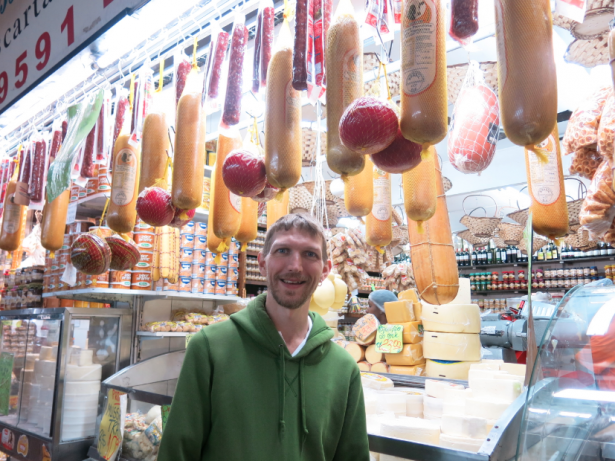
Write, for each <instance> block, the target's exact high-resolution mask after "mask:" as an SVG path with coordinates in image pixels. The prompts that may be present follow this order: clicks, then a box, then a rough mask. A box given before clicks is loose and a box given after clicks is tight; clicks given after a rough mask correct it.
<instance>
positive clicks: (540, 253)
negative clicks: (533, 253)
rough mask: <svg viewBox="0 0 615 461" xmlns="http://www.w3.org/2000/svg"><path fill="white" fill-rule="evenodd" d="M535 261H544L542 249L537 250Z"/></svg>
mask: <svg viewBox="0 0 615 461" xmlns="http://www.w3.org/2000/svg"><path fill="white" fill-rule="evenodd" d="M536 260H537V261H544V260H545V254H544V251H543V249H542V248H540V249H539V250H538V255H537V257H536Z"/></svg>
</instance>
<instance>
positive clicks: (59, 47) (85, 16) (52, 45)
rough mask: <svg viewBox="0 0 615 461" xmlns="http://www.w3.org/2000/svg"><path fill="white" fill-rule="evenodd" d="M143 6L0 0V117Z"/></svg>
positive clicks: (128, 0) (91, 0)
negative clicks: (89, 43) (121, 18)
mask: <svg viewBox="0 0 615 461" xmlns="http://www.w3.org/2000/svg"><path fill="white" fill-rule="evenodd" d="M141 2H142V0H87V1H86V0H18V1H16V0H0V113H1V112H3V111H4V110H6V108H7V107H9V106H10V105H11V104H13V103H14V102H15V101H16V100H17V99H19V98H20V97H21V96H23V95H24V94H26V93H27V92H28V91H29V90H30V89H31V88H33V87H34V86H35V85H36V84H37V83H38V82H39V81H41V80H42V79H43V78H45V77H46V76H47V75H49V74H50V73H51V71H52V70H53V69H54V67H55V66H56V65H58V64H60V63H61V62H62V61H63V60H64V59H65V58H68V57H69V56H70V55H72V54H75V53H77V52H78V51H80V50H81V49H82V48H83V46H84V44H85V43H86V41H87V40H88V39H90V38H91V37H92V36H93V35H95V34H96V33H98V32H100V31H101V30H103V29H104V28H105V26H106V25H107V24H109V23H111V22H113V21H115V20H116V18H117V17H118V16H122V15H124V14H125V13H126V12H127V11H128V10H130V8H133V7H135V6H136V5H137V4H139V3H141Z"/></svg>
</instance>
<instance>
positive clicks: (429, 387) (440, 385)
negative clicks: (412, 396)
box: [425, 379, 465, 399]
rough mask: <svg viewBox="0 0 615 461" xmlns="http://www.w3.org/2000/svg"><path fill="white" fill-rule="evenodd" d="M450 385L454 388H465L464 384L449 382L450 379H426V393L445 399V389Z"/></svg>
mask: <svg viewBox="0 0 615 461" xmlns="http://www.w3.org/2000/svg"><path fill="white" fill-rule="evenodd" d="M448 387H451V388H453V389H465V388H464V387H463V385H462V384H454V383H449V382H448V381H440V380H435V379H426V380H425V393H426V394H427V395H428V396H430V397H435V398H438V399H443V398H444V391H445V389H446V388H448Z"/></svg>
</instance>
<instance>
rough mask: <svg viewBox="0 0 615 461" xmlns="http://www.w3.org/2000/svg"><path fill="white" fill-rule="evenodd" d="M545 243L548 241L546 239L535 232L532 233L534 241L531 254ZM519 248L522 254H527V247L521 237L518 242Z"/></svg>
mask: <svg viewBox="0 0 615 461" xmlns="http://www.w3.org/2000/svg"><path fill="white" fill-rule="evenodd" d="M547 243H548V241H547V240H546V239H543V238H541V237H538V236H537V235H536V234H534V241H533V244H532V254H534V253H536V252H537V251H538V250H540V249H541V248H542V247H543V246H545V245H546V244H547ZM519 249H520V250H521V253H523V254H524V255H526V254H527V247H526V246H525V239H523V240H521V242H519ZM530 256H531V255H530Z"/></svg>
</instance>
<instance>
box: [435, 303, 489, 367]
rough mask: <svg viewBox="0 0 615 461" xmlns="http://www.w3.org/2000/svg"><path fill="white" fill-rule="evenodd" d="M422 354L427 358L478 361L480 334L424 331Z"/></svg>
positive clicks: (479, 355)
mask: <svg viewBox="0 0 615 461" xmlns="http://www.w3.org/2000/svg"><path fill="white" fill-rule="evenodd" d="M423 315H424V314H423ZM423 355H424V356H425V358H428V359H438V360H458V361H462V362H463V361H470V362H471V361H478V360H480V358H481V344H480V335H478V334H467V333H436V332H433V331H425V332H424V335H423Z"/></svg>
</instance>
